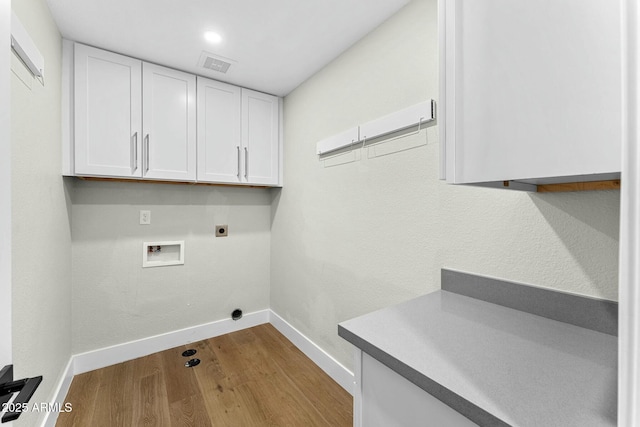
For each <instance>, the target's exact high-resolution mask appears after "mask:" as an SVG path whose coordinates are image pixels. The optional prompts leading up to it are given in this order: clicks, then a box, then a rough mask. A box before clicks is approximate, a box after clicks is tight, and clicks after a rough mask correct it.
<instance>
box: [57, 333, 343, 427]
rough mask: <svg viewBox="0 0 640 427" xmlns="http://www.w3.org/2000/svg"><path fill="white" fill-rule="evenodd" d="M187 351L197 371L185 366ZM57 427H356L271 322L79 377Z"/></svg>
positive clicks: (336, 395)
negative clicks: (191, 351) (197, 361)
mask: <svg viewBox="0 0 640 427" xmlns="http://www.w3.org/2000/svg"><path fill="white" fill-rule="evenodd" d="M187 348H193V349H196V350H197V351H198V353H197V354H196V355H195V356H192V357H195V358H198V359H200V360H201V363H200V365H198V366H196V367H194V368H186V367H185V366H184V363H185V362H186V361H187V360H188V359H189V358H185V357H182V352H183V351H184V350H186V349H187ZM66 402H69V403H71V404H72V405H73V410H72V411H71V412H68V413H61V414H60V417H59V418H58V422H57V424H56V426H57V427H67V426H82V427H85V426H92V427H93V426H109V427H111V426H126V427H128V426H195V427H207V426H224V427H226V426H332V427H333V426H351V425H352V413H353V411H352V405H353V400H352V397H351V395H350V394H349V393H347V392H346V391H345V390H344V389H342V388H341V387H340V386H339V385H338V384H337V383H336V382H334V381H333V380H332V379H331V378H330V377H329V376H327V375H326V374H325V373H324V372H323V371H322V370H321V369H320V368H318V367H317V366H316V365H315V364H314V363H313V362H312V361H311V360H310V359H308V358H307V357H306V356H305V355H304V354H303V353H302V352H300V350H298V349H297V348H296V347H295V346H294V345H293V344H292V343H291V342H289V341H288V340H287V339H286V338H285V337H284V336H283V335H282V334H280V333H279V332H278V331H277V330H276V329H275V328H274V327H273V326H271V325H270V324H265V325H260V326H256V327H254V328H250V329H245V330H242V331H239V332H234V333H231V334H227V335H223V336H220V337H216V338H211V339H208V340H205V341H200V342H197V343H194V344H190V345H189V346H185V347H177V348H174V349H170V350H166V351H164V352H160V353H156V354H152V355H150V356H147V357H142V358H140V359H135V360H132V361H129V362H124V363H120V364H118V365H114V366H109V367H107V368H104V369H99V370H96V371H92V372H87V373H85V374H81V375H77V376H76V377H75V378H74V379H73V382H72V384H71V389H70V390H69V394H68V396H67V400H66Z"/></svg>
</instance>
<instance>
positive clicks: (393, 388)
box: [354, 350, 478, 427]
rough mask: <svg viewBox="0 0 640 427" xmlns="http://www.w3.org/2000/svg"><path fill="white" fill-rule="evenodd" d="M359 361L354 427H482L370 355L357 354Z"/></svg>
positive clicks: (358, 352) (360, 352) (357, 352)
mask: <svg viewBox="0 0 640 427" xmlns="http://www.w3.org/2000/svg"><path fill="white" fill-rule="evenodd" d="M359 358H361V362H360V364H361V365H360V367H356V393H355V396H354V427H388V426H395V427H414V426H422V427H442V426H447V427H477V426H478V425H477V424H476V423H474V422H472V421H471V420H469V419H468V418H466V417H465V416H464V415H462V414H460V413H459V412H456V411H455V410H453V409H451V408H450V407H449V406H447V405H446V404H444V403H442V402H441V401H439V400H438V399H436V398H435V397H433V396H431V395H430V394H429V393H427V392H425V391H424V390H422V389H421V388H420V387H418V386H416V385H415V384H413V383H411V382H410V381H408V380H407V379H405V378H403V377H401V376H400V375H398V374H397V373H396V372H394V371H392V370H391V369H389V368H387V367H386V366H385V365H383V364H382V363H380V362H378V361H377V360H376V359H374V358H373V357H371V356H369V355H368V354H367V353H364V352H362V351H360V350H356V364H358V359H359ZM358 376H359V379H358Z"/></svg>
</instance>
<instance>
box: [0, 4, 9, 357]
mask: <svg viewBox="0 0 640 427" xmlns="http://www.w3.org/2000/svg"><path fill="white" fill-rule="evenodd" d="M10 17H11V5H10V4H9V1H8V0H0V40H2V42H0V43H1V45H0V334H2V338H3V339H2V340H0V369H1V368H2V367H4V365H5V364H7V363H10V362H11V353H12V351H11V155H10V153H11V139H10V138H9V135H10V132H9V128H10V125H11V122H10V119H9V115H10V114H9V113H10V111H11V104H10V103H9V94H10V89H9V87H10V86H9V82H10V79H9V75H10V74H9V73H10V71H9V67H10V65H9V64H10V56H9V55H10V49H11V47H10V46H9V39H10V37H9V36H10V31H9V26H10V22H11V21H10V19H11V18H10Z"/></svg>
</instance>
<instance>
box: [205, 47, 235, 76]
mask: <svg viewBox="0 0 640 427" xmlns="http://www.w3.org/2000/svg"><path fill="white" fill-rule="evenodd" d="M235 62H236V61H234V60H233V59H229V58H224V57H221V56H216V55H213V54H211V53H209V52H202V55H200V62H199V64H198V65H199V66H200V67H202V68H206V69H207V70H213V71H217V72H219V73H226V72H227V71H228V70H229V67H230V66H231V64H232V63H235Z"/></svg>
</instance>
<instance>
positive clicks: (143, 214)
mask: <svg viewBox="0 0 640 427" xmlns="http://www.w3.org/2000/svg"><path fill="white" fill-rule="evenodd" d="M148 224H151V211H140V225H148Z"/></svg>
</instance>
